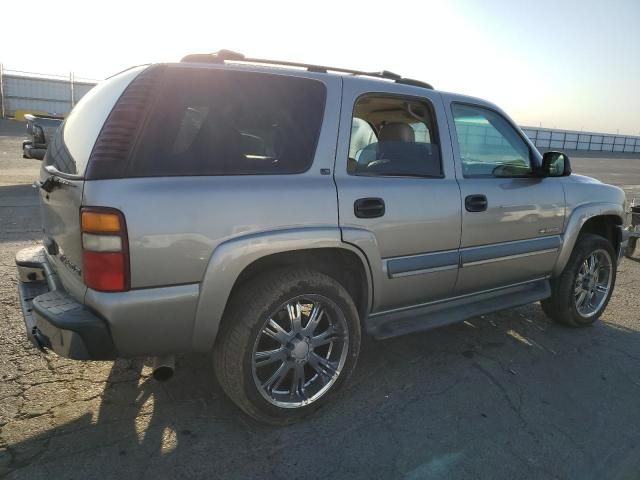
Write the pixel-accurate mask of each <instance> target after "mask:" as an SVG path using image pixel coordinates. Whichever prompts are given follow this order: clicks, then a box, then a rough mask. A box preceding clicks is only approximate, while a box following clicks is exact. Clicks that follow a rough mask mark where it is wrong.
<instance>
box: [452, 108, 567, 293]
mask: <svg viewBox="0 0 640 480" xmlns="http://www.w3.org/2000/svg"><path fill="white" fill-rule="evenodd" d="M449 113H450V120H451V121H450V123H451V124H452V130H453V131H452V135H451V136H452V138H453V139H454V150H455V152H456V158H457V162H456V168H457V175H458V182H459V184H460V191H461V196H462V239H461V245H460V265H461V268H460V272H459V275H458V281H457V283H456V293H457V294H465V293H470V292H475V291H481V290H486V289H490V288H495V287H500V286H506V285H511V284H515V283H519V282H524V281H528V280H533V279H537V278H541V277H544V276H546V275H548V274H549V272H551V270H552V268H553V265H554V263H555V260H556V258H557V255H558V250H559V247H560V243H561V237H560V234H561V233H562V229H563V222H564V191H563V187H562V184H561V181H560V179H558V178H539V177H536V176H534V175H533V170H534V167H535V165H536V162H537V161H539V159H538V158H537V157H536V156H534V155H538V154H537V152H535V151H534V150H533V149H532V148H531V147H530V145H529V144H528V142H526V141H525V139H524V137H523V135H522V133H521V132H520V131H519V129H517V128H516V127H514V125H513V124H512V123H511V121H509V120H508V119H507V118H506V117H505V116H504V115H503V114H502V113H500V112H498V111H496V110H493V109H491V108H489V107H485V106H481V105H472V104H466V103H464V104H463V103H455V102H454V103H451V104H450V112H449Z"/></svg>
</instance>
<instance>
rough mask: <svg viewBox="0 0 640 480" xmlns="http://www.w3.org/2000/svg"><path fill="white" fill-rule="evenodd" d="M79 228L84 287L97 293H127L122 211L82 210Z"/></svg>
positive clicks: (124, 226)
mask: <svg viewBox="0 0 640 480" xmlns="http://www.w3.org/2000/svg"><path fill="white" fill-rule="evenodd" d="M80 225H81V232H82V233H81V235H82V270H83V273H84V282H85V284H86V285H87V287H89V288H92V289H93V290H99V291H101V292H123V291H126V290H129V248H128V239H127V230H126V224H125V221H124V215H122V212H120V211H118V210H115V209H112V208H101V207H89V208H83V209H82V210H81V211H80Z"/></svg>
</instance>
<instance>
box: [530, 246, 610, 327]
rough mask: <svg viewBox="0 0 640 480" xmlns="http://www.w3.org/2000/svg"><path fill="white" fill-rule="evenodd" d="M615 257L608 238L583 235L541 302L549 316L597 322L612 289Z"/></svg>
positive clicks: (572, 322) (580, 323) (568, 321)
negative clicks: (549, 294)
mask: <svg viewBox="0 0 640 480" xmlns="http://www.w3.org/2000/svg"><path fill="white" fill-rule="evenodd" d="M615 258H616V256H615V251H614V249H613V246H612V245H611V242H609V241H608V240H607V239H606V238H603V237H600V236H598V235H593V234H584V235H581V236H580V237H579V238H578V241H577V242H576V245H575V247H574V249H573V252H572V253H571V257H570V258H569V261H568V262H567V265H566V266H565V268H564V270H563V272H562V274H561V275H560V276H559V277H558V278H555V279H553V280H552V281H551V297H550V298H548V299H546V300H543V301H542V302H541V303H542V309H543V310H544V312H545V313H546V314H547V316H549V317H551V318H552V319H553V320H554V321H556V322H558V323H562V324H564V325H569V326H571V327H583V326H587V325H591V324H592V323H594V322H595V321H596V320H597V319H598V318H599V317H600V315H602V312H604V310H605V308H606V307H607V304H608V303H609V299H610V298H611V294H612V292H613V288H614V285H615V281H616V264H615V261H614V259H615Z"/></svg>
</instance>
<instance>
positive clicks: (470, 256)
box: [460, 235, 562, 265]
mask: <svg viewBox="0 0 640 480" xmlns="http://www.w3.org/2000/svg"><path fill="white" fill-rule="evenodd" d="M561 245H562V239H561V238H560V236H559V235H551V236H546V237H538V238H528V239H525V240H516V241H513V242H503V243H493V244H490V245H481V246H474V247H466V248H463V249H461V250H460V261H461V263H462V265H469V264H474V263H476V262H480V261H483V260H491V261H494V260H496V259H502V258H504V257H515V256H516V255H521V254H525V253H532V252H540V251H543V250H550V249H556V250H557V249H559V248H560V246H561Z"/></svg>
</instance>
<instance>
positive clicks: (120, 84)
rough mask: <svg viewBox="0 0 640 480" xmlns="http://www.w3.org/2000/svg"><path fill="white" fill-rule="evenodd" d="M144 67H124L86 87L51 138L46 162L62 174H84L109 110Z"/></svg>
mask: <svg viewBox="0 0 640 480" xmlns="http://www.w3.org/2000/svg"><path fill="white" fill-rule="evenodd" d="M145 68H147V67H135V68H131V69H129V70H125V71H124V72H122V73H119V74H117V75H114V76H113V77H111V78H109V79H108V80H105V81H104V82H100V83H99V84H98V85H96V86H95V87H93V88H92V89H91V90H89V92H88V93H87V94H86V95H85V96H83V97H82V99H81V100H80V101H79V102H78V104H77V105H76V106H75V107H74V108H73V110H72V111H71V113H70V114H69V115H68V116H67V119H66V120H65V122H64V123H63V125H62V126H61V127H60V128H58V131H57V133H56V134H55V135H54V136H53V137H52V138H51V143H50V145H49V148H48V150H47V154H46V157H45V160H44V161H45V165H52V166H53V167H55V168H56V169H57V170H58V171H59V172H62V173H68V174H72V175H84V173H85V169H86V167H87V162H88V161H89V156H90V154H91V150H92V149H93V145H94V143H95V142H96V138H97V137H98V134H99V133H100V129H101V128H102V126H103V124H104V122H105V120H106V119H107V117H108V116H109V112H111V109H112V108H113V105H114V104H115V103H116V101H117V100H118V98H119V97H120V95H122V92H123V91H124V90H125V88H127V86H128V85H129V83H130V82H131V81H132V80H133V78H135V77H136V76H137V75H138V74H139V73H140V72H141V71H143V70H144V69H145Z"/></svg>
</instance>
